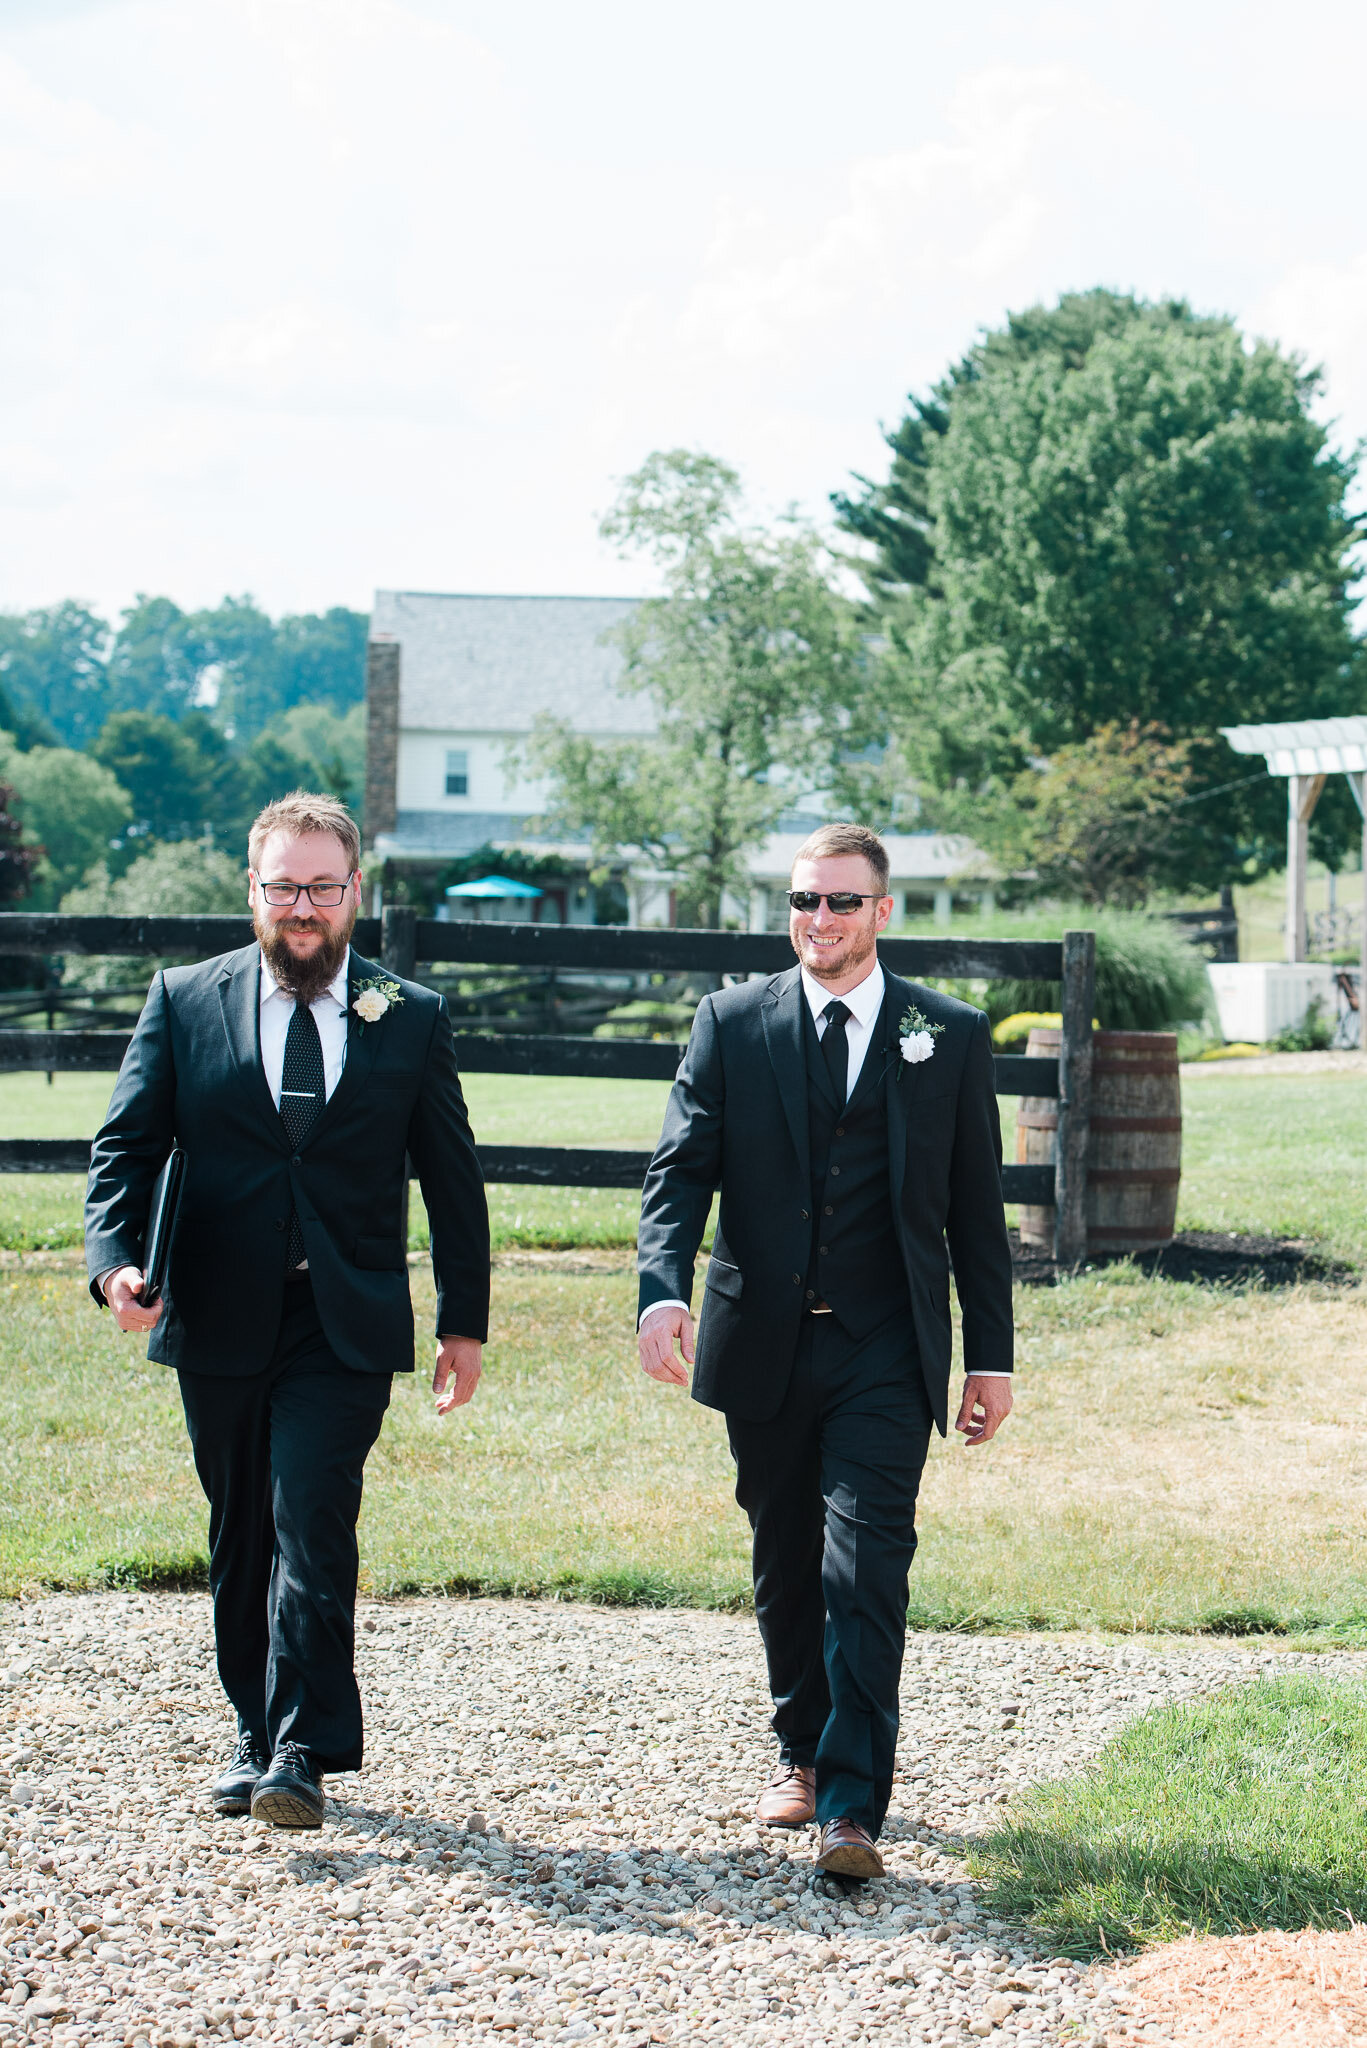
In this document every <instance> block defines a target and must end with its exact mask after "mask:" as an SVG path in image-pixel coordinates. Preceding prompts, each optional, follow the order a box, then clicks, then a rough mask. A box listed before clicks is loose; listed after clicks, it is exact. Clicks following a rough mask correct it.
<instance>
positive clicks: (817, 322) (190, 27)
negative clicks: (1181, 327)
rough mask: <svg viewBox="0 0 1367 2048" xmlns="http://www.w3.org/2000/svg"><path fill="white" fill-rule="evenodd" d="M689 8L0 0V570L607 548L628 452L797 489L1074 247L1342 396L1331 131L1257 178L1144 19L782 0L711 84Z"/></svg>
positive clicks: (1341, 300) (22, 582) (1342, 273)
mask: <svg viewBox="0 0 1367 2048" xmlns="http://www.w3.org/2000/svg"><path fill="white" fill-rule="evenodd" d="M698 4H699V7H700V9H701V12H700V13H699V14H698V15H697V17H696V21H695V29H696V33H695V36H694V43H693V44H690V45H689V49H688V51H686V52H682V53H679V48H678V44H677V38H675V39H674V40H671V36H672V34H673V32H672V31H671V29H670V25H669V20H668V19H667V18H666V16H667V10H660V11H659V14H658V17H657V16H656V14H654V13H652V12H651V11H649V10H645V11H636V12H632V13H630V18H629V21H628V16H627V14H625V13H619V12H615V11H614V10H613V9H612V8H610V7H606V6H605V5H604V4H603V0H581V7H580V9H579V10H578V11H576V13H575V16H574V22H573V24H572V25H571V24H569V23H567V22H566V20H565V18H564V16H563V15H561V14H559V13H557V12H556V11H555V10H554V9H549V10H546V9H543V8H541V5H540V0H516V4H513V0H510V4H509V6H508V8H507V9H503V10H497V11H495V10H492V9H482V8H481V7H480V6H479V5H477V4H476V0H195V5H194V6H192V7H187V6H185V5H183V4H177V0H113V4H109V5H106V6H103V7H97V8H94V9H85V10H81V9H77V10H75V11H70V12H67V11H62V10H58V11H56V12H53V11H52V10H44V9H42V8H30V9H29V10H28V13H27V16H26V25H25V24H21V25H20V26H18V27H15V28H13V29H10V28H8V27H5V26H0V235H2V236H3V239H4V247H5V251H6V259H5V265H4V269H3V274H0V449H3V451H4V452H5V453H4V469H5V477H6V479H7V481H6V482H4V483H0V603H17V604H26V603H33V602H38V601H44V600H48V599H51V598H55V597H58V596H60V595H63V594H65V593H66V592H68V591H74V592H80V593H83V594H86V595H88V596H93V597H95V598H98V599H103V600H104V601H105V602H108V603H113V602H116V601H118V600H120V599H122V598H126V596H127V595H128V594H129V593H131V592H132V591H133V590H134V589H138V588H164V589H169V590H171V591H173V592H174V593H175V594H176V595H178V596H179V597H181V599H182V600H183V601H186V602H196V601H201V600H205V599H213V598H215V597H217V596H218V595H219V594H220V593H221V592H222V591H223V590H225V589H232V590H242V589H245V588H251V589H254V590H255V591H256V592H257V593H258V595H260V596H261V597H262V598H263V599H264V600H265V601H267V602H268V603H271V604H272V605H277V606H278V605H287V604H288V605H296V604H310V605H312V604H324V603H327V602H330V601H337V600H344V601H348V602H353V603H357V602H359V603H364V602H365V601H366V598H367V596H368V593H369V591H370V590H371V589H372V588H373V587H374V585H375V584H376V583H398V584H412V585H420V586H426V587H429V588H430V587H443V586H445V587H459V588H466V589H471V588H474V589H478V588H481V587H484V588H490V589H514V588H522V589H538V588H541V589H575V588H580V589H622V588H633V587H636V586H637V585H638V584H639V582H640V575H639V573H638V572H637V571H636V570H635V568H634V567H632V566H630V565H627V566H624V565H621V564H619V563H618V562H617V561H616V560H615V559H614V558H613V557H611V556H610V555H609V554H608V553H607V552H606V551H605V550H604V549H603V548H602V547H601V545H600V543H599V542H598V541H597V538H596V533H595V520H596V516H597V514H598V513H599V512H601V511H602V509H603V508H604V506H605V505H606V503H607V502H608V500H609V498H610V495H611V492H612V488H613V479H614V478H615V477H616V476H618V475H620V474H621V473H622V472H624V471H625V470H626V469H628V468H630V467H632V466H633V465H634V464H635V463H636V462H638V461H639V460H640V459H641V457H642V456H643V455H644V454H645V453H646V452H647V451H648V450H649V449H650V448H652V447H656V446H662V445H673V444H676V443H680V442H682V443H687V444H692V445H702V446H707V447H710V448H714V449H715V450H716V451H717V452H718V453H720V454H724V455H726V456H728V457H729V458H730V459H732V460H734V461H736V462H738V463H739V464H740V466H741V467H742V468H743V469H744V470H745V471H746V472H747V474H748V475H749V476H750V478H751V480H752V481H753V483H754V485H755V487H756V491H757V494H758V495H759V497H760V498H761V499H762V500H764V501H766V502H768V503H770V504H778V503H783V502H786V501H788V500H790V499H794V498H796V499H799V500H802V501H804V502H806V503H808V504H809V505H811V506H813V507H815V508H818V509H819V508H820V507H821V506H822V505H823V504H824V501H825V493H826V492H827V491H829V490H830V489H832V488H838V487H839V486H840V485H841V484H842V482H843V481H844V480H845V478H846V477H847V475H848V472H849V471H850V470H851V469H855V468H861V469H868V468H869V467H870V466H874V467H876V466H877V465H878V463H879V462H880V460H881V454H880V447H879V443H878V439H877V422H878V420H879V419H880V417H885V418H890V417H893V416H895V412H896V410H897V408H898V407H899V405H900V403H901V399H902V396H903V394H904V393H905V391H906V390H907V389H908V387H910V386H913V385H915V386H921V385H924V384H926V383H928V382H929V381H930V380H931V379H932V378H933V377H934V376H936V375H937V374H938V373H939V372H940V370H941V369H942V368H943V367H944V365H945V363H946V362H947V361H948V360H949V359H950V358H951V357H953V356H955V355H957V354H959V353H960V352H961V351H962V349H963V348H964V346H965V345H966V344H967V343H968V341H969V340H970V339H971V338H972V335H973V333H974V332H975V330H976V329H977V328H979V327H980V326H981V325H983V324H985V323H990V322H992V321H995V320H997V319H999V318H1000V317H1001V314H1002V312H1003V310H1004V309H1005V308H1006V307H1007V306H1008V305H1019V304H1022V303H1029V302H1031V301H1033V300H1036V299H1039V298H1047V297H1051V296H1053V295H1054V294H1055V293H1056V292H1057V291H1059V290H1060V289H1066V288H1072V287H1077V286H1085V285H1088V284H1092V283H1095V282H1098V281H1104V282H1110V283H1116V284H1120V285H1135V286H1137V287H1138V288H1140V289H1144V290H1150V291H1161V290H1173V289H1175V290H1186V291H1188V292H1189V293H1190V294H1191V295H1192V296H1193V297H1194V298H1195V299H1196V300H1197V302H1198V303H1204V304H1211V303H1214V304H1217V305H1224V306H1228V307H1230V308H1231V309H1232V310H1235V311H1236V312H1237V311H1239V310H1241V308H1245V307H1248V306H1256V307H1257V308H1258V309H1259V318H1260V320H1262V321H1263V323H1264V324H1270V325H1271V326H1272V327H1273V328H1274V329H1275V331H1278V332H1281V333H1284V334H1285V335H1286V337H1287V338H1288V339H1291V340H1294V341H1296V342H1297V343H1298V344H1299V345H1301V346H1304V347H1306V348H1307V349H1308V350H1309V352H1310V353H1311V354H1312V355H1316V356H1319V355H1324V356H1325V357H1326V358H1328V360H1329V362H1330V368H1331V373H1332V375H1333V378H1334V395H1335V398H1336V399H1337V400H1339V401H1340V402H1341V401H1342V398H1343V395H1344V394H1345V393H1348V394H1350V395H1351V398H1352V406H1353V408H1354V409H1355V412H1356V416H1357V417H1359V418H1361V419H1363V420H1364V421H1367V384H1364V381H1363V376H1362V374H1361V373H1359V372H1358V370H1357V368H1356V365H1357V363H1358V362H1359V361H1361V360H1367V352H1364V350H1363V346H1362V343H1363V339H1364V326H1367V314H1365V313H1364V306H1367V281H1364V269H1363V266H1362V265H1361V264H1357V263H1355V262H1354V260H1353V259H1351V258H1343V257H1342V256H1341V255H1340V254H1339V252H1338V250H1337V249H1336V248H1334V247H1332V246H1326V244H1327V243H1332V240H1333V235H1334V233H1335V232H1336V229H1335V225H1334V222H1333V220H1328V221H1327V222H1326V221H1325V220H1324V219H1323V218H1322V213H1321V214H1316V215H1315V216H1314V218H1315V220H1316V222H1317V233H1318V235H1319V240H1318V241H1316V240H1315V239H1314V238H1310V239H1308V240H1307V239H1306V238H1305V237H1304V236H1302V237H1301V238H1300V239H1299V240H1296V239H1295V238H1293V237H1292V236H1291V235H1290V233H1289V231H1288V230H1287V229H1286V227H1285V223H1286V222H1287V221H1289V220H1291V221H1298V222H1303V221H1305V220H1306V219H1308V218H1310V217H1311V216H1310V214H1309V212H1308V210H1307V205H1306V201H1305V194H1306V193H1308V192H1309V190H1310V189H1311V185H1312V183H1313V186H1314V188H1315V189H1322V188H1323V186H1324V184H1325V181H1326V180H1332V176H1333V169H1332V164H1325V163H1320V164H1318V165H1317V166H1315V167H1314V170H1313V174H1312V172H1311V170H1310V169H1309V168H1308V167H1307V168H1305V169H1304V170H1302V166H1301V162H1300V159H1299V158H1297V160H1296V162H1295V163H1294V164H1288V175H1287V179H1286V181H1285V190H1284V191H1281V192H1279V193H1278V195H1277V208H1278V209H1279V210H1278V211H1276V212H1275V214H1274V213H1273V212H1272V211H1271V210H1270V209H1269V206H1268V205H1267V204H1265V203H1264V201H1263V199H1262V197H1261V196H1260V192H1259V191H1258V190H1255V189H1252V188H1251V187H1250V181H1249V179H1248V178H1247V177H1246V176H1245V175H1244V173H1243V169H1242V159H1241V158H1240V156H1239V154H1238V151H1237V150H1235V149H1232V148H1231V146H1230V137H1229V133H1228V132H1227V131H1224V130H1221V129H1220V128H1219V126H1218V122H1217V121H1216V120H1215V118H1214V116H1212V117H1211V122H1210V124H1209V133H1207V132H1206V131H1205V130H1203V129H1201V128H1200V127H1198V126H1196V125H1194V124H1193V123H1192V122H1191V120H1190V119H1189V118H1188V115H1187V112H1186V108H1185V103H1184V102H1183V101H1182V98H1181V96H1182V94H1183V93H1185V92H1186V90H1187V82H1186V81H1185V79H1184V77H1183V75H1182V74H1181V73H1180V72H1178V73H1176V74H1173V73H1171V71H1170V68H1169V67H1168V66H1167V65H1166V63H1165V62H1164V61H1163V52H1162V48H1161V42H1162V37H1161V34H1159V35H1157V40H1156V42H1155V44H1154V54H1153V56H1152V62H1151V65H1150V69H1149V70H1148V71H1147V72H1145V71H1144V70H1143V63H1144V61H1145V51H1146V50H1147V48H1148V41H1149V40H1152V39H1148V38H1147V31H1146V37H1140V38H1137V39H1136V38H1135V37H1134V36H1132V35H1130V34H1129V33H1128V31H1127V32H1126V35H1125V36H1124V37H1120V38H1119V39H1117V40H1115V41H1114V42H1113V43H1112V44H1106V43H1105V40H1104V37H1103V36H1102V34H1101V31H1100V29H1099V28H1098V26H1097V17H1096V16H1095V15H1094V14H1092V13H1090V12H1089V13H1087V14H1081V13H1074V12H1071V11H1058V12H1057V13H1055V12H1052V11H1050V12H1047V13H1046V11H1045V10H1044V9H1040V10H1038V19H1037V20H1034V21H1030V22H1027V23H1025V25H1024V27H1023V28H1022V30H1021V32H1020V33H1017V27H1018V26H1019V24H1018V23H1017V21H1016V18H1015V16H1014V15H1013V16H1007V15H1002V16H1000V17H996V16H994V17H992V18H991V20H990V21H989V22H988V23H987V24H986V25H982V24H976V25H975V24H974V23H967V22H966V23H965V24H963V25H962V26H961V27H956V28H953V29H952V34H953V35H956V36H957V37H958V38H959V40H958V41H957V42H946V41H944V40H943V38H944V37H947V36H950V35H951V29H950V28H945V27H943V26H942V25H937V24H933V23H929V22H927V21H926V20H924V19H923V18H922V17H921V16H920V15H917V16H916V19H915V20H913V19H912V18H911V15H910V14H908V12H907V11H906V10H901V9H896V8H894V7H892V6H890V5H888V6H884V5H883V4H882V0H877V4H876V5H875V7H874V8H873V10H872V11H871V13H870V17H869V22H868V24H867V25H866V29H867V32H866V33H865V34H863V36H862V37H861V39H860V40H859V41H858V42H856V40H855V39H854V38H853V36H852V35H846V36H845V37H844V39H843V40H841V38H840V37H839V36H838V35H836V33H835V32H834V31H833V30H832V28H831V25H830V18H829V16H828V15H827V14H826V13H825V11H824V10H820V9H810V8H806V7H805V5H804V4H803V0H792V5H791V6H788V7H785V8H784V9H783V10H782V12H781V13H780V11H779V10H778V9H777V8H774V10H773V18H772V22H771V24H770V30H769V33H768V35H767V37H766V35H764V34H761V33H758V32H755V33H751V31H752V30H753V29H754V27H755V24H754V23H748V25H746V24H737V33H736V35H735V36H732V37H729V38H728V39H727V40H726V48H727V50H728V55H729V61H730V63H731V65H732V66H733V67H734V68H735V69H734V75H732V73H730V72H729V73H728V75H727V77H726V79H725V80H720V79H716V80H715V88H714V83H713V81H714V79H715V66H714V65H712V64H711V63H710V61H704V59H705V54H706V53H705V45H706V39H707V36H708V35H710V34H711V33H712V30H713V29H714V28H716V27H717V26H718V24H719V23H720V24H721V25H722V26H724V21H723V19H722V17H724V16H725V15H726V8H725V7H724V6H720V5H716V6H714V5H713V0H698ZM1158 4H1159V5H1160V7H1162V6H1167V7H1168V11H1169V14H1170V15H1171V21H1169V23H1168V26H1169V28H1174V27H1176V28H1177V29H1180V27H1181V20H1182V17H1181V10H1180V9H1178V8H1177V7H1176V5H1175V0H1158ZM794 9H796V11H794ZM912 12H913V13H914V12H915V11H912ZM474 22H477V23H478V24H479V32H478V33H475V32H473V30H472V28H471V26H470V25H469V24H471V23H474ZM609 25H610V27H611V30H612V34H611V38H609V35H608V26H609ZM627 27H629V28H630V35H629V36H628V35H627V34H626V28H627ZM787 30H791V34H786V39H785V40H784V42H783V45H782V49H781V50H780V49H779V46H778V45H777V44H776V43H775V42H774V37H775V36H777V35H779V34H780V33H784V32H786V31H787ZM875 30H876V33H875V32H874V31H875ZM936 35H940V36H941V38H942V40H941V41H940V42H939V43H936V42H935V41H934V37H935V36H936ZM804 37H805V38H806V40H805V41H804V40H803V38H804ZM880 37H881V38H882V39H883V42H884V43H885V44H886V46H887V54H886V56H883V55H882V54H881V53H880V42H879V38H880ZM632 38H635V39H636V40H634V41H633V40H632ZM651 38H654V40H653V41H652V40H651ZM698 38H702V39H703V40H702V43H701V44H698ZM898 38H900V39H901V40H900V42H899V41H898ZM694 44H697V47H696V48H695V47H694ZM1241 47H1242V46H1241ZM1258 50H1259V51H1262V54H1259V55H1257V62H1258V63H1259V64H1262V65H1263V66H1264V69H1265V70H1266V71H1267V74H1268V76H1269V77H1270V76H1271V73H1272V71H1273V70H1275V65H1276V57H1275V40H1268V41H1267V42H1266V49H1265V51H1263V50H1262V45H1259V46H1258ZM898 51H900V52H901V53H902V58H901V61H902V71H901V74H900V75H898V73H897V61H898V60H897V57H896V53H897V52H898ZM908 52H911V54H912V56H914V59H915V62H914V64H909V63H907V62H906V61H905V60H906V56H907V53H908ZM548 53H549V54H548ZM676 54H678V61H677V62H673V61H672V60H673V59H674V57H675V56H676ZM1243 61H1245V62H1253V61H1254V60H1253V59H1252V58H1247V59H1245V60H1243ZM747 67H748V68H747ZM828 74H829V75H828ZM1259 76H1260V77H1261V76H1262V74H1261V73H1260V74H1259ZM861 80H862V81H863V83H864V88H865V90H864V98H863V100H862V101H859V100H857V99H856V98H854V97H853V96H852V85H851V82H852V81H853V83H854V84H855V85H858V84H859V82H860V81H861ZM709 92H714V98H713V99H712V100H709V99H708V98H707V94H708V93H709ZM1174 95H1176V97H1174ZM728 124H729V126H728ZM865 130H866V131H867V132H864V131H865ZM719 138H720V140H719ZM732 138H734V139H735V147H734V148H729V149H728V147H727V146H726V145H728V143H729V142H730V140H731V139H732ZM742 144H744V147H742V146H741V145H742ZM1336 146H1337V145H1336ZM1342 147H1343V149H1344V150H1348V151H1350V147H1351V146H1350V143H1349V141H1348V140H1347V139H1345V140H1344V141H1343V144H1342ZM1298 178H1303V179H1304V180H1306V181H1309V182H1305V183H1302V184H1299V185H1298V184H1297V182H1296V180H1297V179H1298ZM1344 189H1345V190H1346V189H1348V187H1347V186H1346V185H1345V188H1344ZM1348 246H1349V247H1350V248H1351V247H1353V246H1355V243H1353V242H1351V241H1350V242H1349V244H1348Z"/></svg>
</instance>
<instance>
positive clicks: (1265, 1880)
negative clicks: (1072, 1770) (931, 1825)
mask: <svg viewBox="0 0 1367 2048" xmlns="http://www.w3.org/2000/svg"><path fill="white" fill-rule="evenodd" d="M1365 1773H1367V1693H1364V1691H1363V1688H1362V1687H1361V1686H1360V1685H1348V1684H1330V1683H1328V1682H1326V1681H1325V1680H1322V1679H1317V1678H1310V1677H1302V1676H1299V1675H1297V1676H1293V1677H1288V1678H1277V1679H1267V1680H1262V1681H1260V1682H1259V1683H1257V1684H1255V1685H1248V1686H1240V1687H1239V1688H1237V1689H1236V1690H1233V1691H1230V1692H1225V1693H1217V1694H1216V1695H1215V1696H1214V1697H1213V1698H1210V1699H1205V1700H1200V1701H1197V1702H1195V1703H1194V1704H1191V1705H1186V1706H1178V1707H1170V1708H1165V1709H1162V1710H1160V1711H1157V1712H1154V1713H1150V1714H1145V1715H1143V1716H1142V1717H1141V1718H1140V1719H1139V1720H1137V1721H1135V1722H1133V1723H1132V1724H1131V1726H1130V1727H1128V1728H1126V1729H1125V1730H1124V1731H1123V1733H1122V1734H1121V1735H1119V1736H1118V1737H1117V1738H1116V1740H1115V1741H1114V1742H1112V1743H1110V1744H1109V1745H1108V1747H1107V1748H1106V1750H1105V1751H1104V1752H1103V1753H1102V1755H1101V1756H1100V1757H1099V1758H1098V1759H1097V1761H1096V1762H1095V1763H1094V1764H1093V1765H1092V1767H1091V1768H1090V1769H1089V1770H1086V1771H1084V1772H1082V1773H1081V1774H1080V1776H1078V1777H1076V1778H1070V1779H1067V1780H1064V1781H1063V1782H1061V1783H1058V1784H1052V1785H1042V1786H1036V1787H1035V1788H1033V1789H1032V1790H1030V1791H1028V1792H1026V1793H1025V1794H1024V1795H1023V1796H1022V1797H1021V1798H1020V1799H1018V1800H1017V1801H1016V1802H1015V1804H1014V1806H1013V1807H1012V1809H1011V1811H1010V1813H1009V1815H1008V1818H1007V1821H1006V1824H1005V1825H1004V1826H1002V1827H1000V1828H998V1829H997V1830H995V1831H994V1832H993V1833H992V1834H991V1835H989V1836H988V1838H987V1840H986V1842H985V1843H984V1844H983V1845H982V1846H981V1847H980V1848H979V1849H978V1850H976V1851H975V1853H974V1855H973V1857H972V1858H971V1863H972V1867H973V1868H974V1870H975V1872H976V1874H977V1875H979V1876H981V1877H983V1878H985V1879H986V1880H987V1884H988V1899H987V1903H988V1905H989V1907H990V1908H993V1909H995V1910H997V1911H1000V1912H1004V1913H1009V1914H1012V1915H1015V1914H1024V1915H1028V1917H1029V1918H1030V1919H1032V1920H1033V1921H1034V1922H1035V1923H1036V1924H1037V1925H1042V1926H1043V1927H1045V1928H1047V1929H1048V1931H1049V1934H1050V1937H1051V1939H1052V1940H1053V1941H1055V1942H1056V1943H1057V1945H1058V1947H1059V1948H1060V1949H1061V1950H1063V1951H1064V1952H1066V1953H1069V1954H1073V1955H1082V1956H1091V1955H1095V1954H1097V1953H1099V1952H1100V1951H1102V1950H1104V1949H1109V1950H1111V1951H1112V1952H1115V1951H1116V1950H1119V1949H1133V1948H1138V1947H1144V1946H1148V1945H1149V1944H1151V1943H1156V1942H1162V1941H1172V1940H1175V1939H1177V1938H1178V1937H1180V1936H1182V1935H1185V1934H1198V1935H1201V1934H1243V1933H1252V1932H1254V1931H1256V1930H1257V1929H1258V1928H1262V1927H1282V1928H1299V1927H1326V1928H1333V1929H1335V1930H1337V1931H1340V1932H1341V1931H1342V1930H1343V1928H1344V1927H1345V1925H1351V1924H1352V1922H1353V1921H1357V1922H1359V1923H1360V1922H1362V1921H1363V1920H1364V1919H1367V1797H1365V1796H1364V1791H1363V1785H1364V1774H1365Z"/></svg>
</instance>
